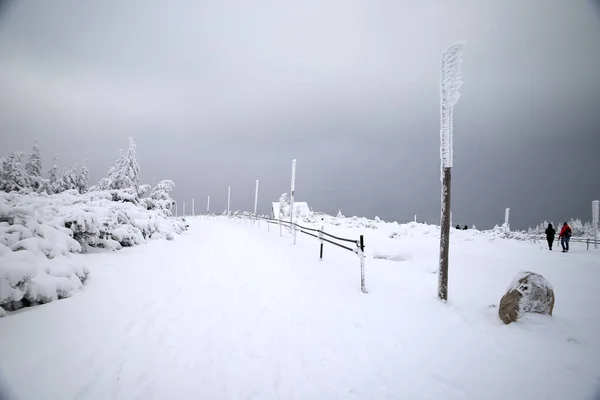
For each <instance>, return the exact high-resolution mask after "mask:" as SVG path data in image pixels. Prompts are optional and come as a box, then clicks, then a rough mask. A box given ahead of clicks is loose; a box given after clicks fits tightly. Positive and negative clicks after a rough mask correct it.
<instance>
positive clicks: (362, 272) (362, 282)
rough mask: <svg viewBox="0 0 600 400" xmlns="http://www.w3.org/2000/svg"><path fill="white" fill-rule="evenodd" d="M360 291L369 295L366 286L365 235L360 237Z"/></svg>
mask: <svg viewBox="0 0 600 400" xmlns="http://www.w3.org/2000/svg"><path fill="white" fill-rule="evenodd" d="M358 256H359V257H360V290H361V292H363V293H367V288H366V286H365V241H364V237H363V235H360V254H359V255H358Z"/></svg>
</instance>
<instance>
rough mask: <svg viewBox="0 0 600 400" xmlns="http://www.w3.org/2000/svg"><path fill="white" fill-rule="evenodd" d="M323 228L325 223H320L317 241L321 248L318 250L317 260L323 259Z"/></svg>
mask: <svg viewBox="0 0 600 400" xmlns="http://www.w3.org/2000/svg"><path fill="white" fill-rule="evenodd" d="M324 230H325V225H321V229H320V230H319V243H320V244H321V248H320V250H319V260H322V259H323V231H324Z"/></svg>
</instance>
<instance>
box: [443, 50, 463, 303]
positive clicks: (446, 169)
mask: <svg viewBox="0 0 600 400" xmlns="http://www.w3.org/2000/svg"><path fill="white" fill-rule="evenodd" d="M463 46H464V42H458V43H455V44H453V45H451V46H450V47H448V48H447V49H446V50H445V51H444V52H443V53H442V71H441V82H440V103H441V104H440V108H441V116H440V124H441V127H440V140H441V144H440V160H441V183H442V207H441V208H442V210H441V214H442V215H441V223H440V225H441V235H440V271H439V274H438V296H439V298H440V299H441V300H447V299H448V255H449V252H448V251H449V245H450V240H449V239H450V219H451V216H450V184H451V177H452V174H451V171H452V112H453V110H454V105H455V104H456V102H457V101H458V98H459V97H460V93H459V89H460V86H461V85H462V76H461V73H460V66H461V64H462V53H463Z"/></svg>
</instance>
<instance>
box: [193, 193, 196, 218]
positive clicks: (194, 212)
mask: <svg viewBox="0 0 600 400" xmlns="http://www.w3.org/2000/svg"><path fill="white" fill-rule="evenodd" d="M194 215H196V202H195V201H194V198H193V197H192V216H194Z"/></svg>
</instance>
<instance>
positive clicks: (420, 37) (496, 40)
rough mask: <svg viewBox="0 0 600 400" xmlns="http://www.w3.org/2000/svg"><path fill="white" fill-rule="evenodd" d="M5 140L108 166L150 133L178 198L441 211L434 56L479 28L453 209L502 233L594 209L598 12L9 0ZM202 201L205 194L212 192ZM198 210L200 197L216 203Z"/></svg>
mask: <svg viewBox="0 0 600 400" xmlns="http://www.w3.org/2000/svg"><path fill="white" fill-rule="evenodd" d="M2 11H3V16H2V24H0V88H1V90H0V132H2V134H1V137H0V144H1V146H0V147H1V148H2V149H6V150H5V151H4V152H7V151H8V150H10V149H20V150H27V149H28V148H29V147H30V145H31V142H32V141H33V140H36V139H37V140H38V142H39V144H40V146H41V147H42V151H43V152H44V156H45V157H44V161H45V162H46V166H48V163H49V162H50V159H51V155H52V153H54V152H58V153H60V162H61V165H72V164H75V163H77V162H81V160H82V159H84V158H89V159H90V168H91V170H92V178H93V179H99V178H101V177H102V176H103V175H104V174H105V172H106V171H107V169H108V168H109V166H110V165H111V164H112V163H113V162H114V160H115V159H116V157H117V156H118V149H119V148H122V147H124V146H126V145H127V140H126V138H127V136H133V137H135V138H136V140H137V142H138V151H139V157H140V161H141V163H142V178H143V180H145V181H147V182H149V183H156V182H157V181H158V180H160V179H164V178H172V179H174V180H175V182H176V184H177V187H176V191H175V195H176V196H177V198H178V199H179V200H180V201H183V200H184V199H188V200H187V202H188V204H189V202H190V201H191V200H190V199H191V198H192V197H195V198H196V199H197V202H198V204H200V203H204V202H205V199H206V196H207V195H209V194H210V195H211V204H212V205H213V206H214V208H215V209H218V210H222V209H224V208H225V207H226V196H227V186H228V185H232V187H233V189H232V190H233V195H232V196H233V198H232V206H233V207H234V208H236V209H237V208H239V209H247V210H250V209H252V206H253V190H254V181H255V179H260V180H261V197H260V198H261V203H260V206H261V207H260V210H261V211H262V212H267V211H268V207H269V206H268V202H269V201H270V200H276V199H277V198H278V196H279V194H280V193H282V192H285V191H289V175H290V163H291V159H292V158H297V159H298V188H297V192H298V196H299V197H300V198H301V199H303V200H307V201H309V203H310V204H311V205H313V207H314V208H315V209H318V210H323V211H326V212H336V211H337V209H342V210H343V212H344V213H345V214H347V215H348V214H357V215H365V216H369V217H373V216H375V215H379V216H380V217H382V218H385V219H392V220H393V219H397V220H407V219H411V218H412V216H413V214H415V213H416V214H418V215H419V216H420V218H423V219H426V220H428V221H429V222H437V220H438V219H439V190H440V189H439V149H438V148H439V77H438V74H439V55H440V52H441V51H442V50H443V49H444V48H445V46H447V45H448V44H449V43H451V42H453V41H455V40H459V39H460V40H467V41H468V45H467V48H466V53H465V62H464V68H463V73H464V80H465V84H464V86H463V88H462V98H461V99H460V101H459V102H458V104H457V106H456V110H455V112H456V114H455V168H454V196H453V213H454V219H455V221H456V222H458V223H461V224H464V223H466V224H472V223H474V224H478V225H482V226H490V225H493V224H494V223H499V222H501V221H502V219H503V210H504V208H505V207H511V209H512V215H513V221H514V225H516V226H518V227H526V226H527V225H529V224H536V223H538V222H539V221H541V220H543V219H549V220H550V219H554V220H555V221H558V220H561V219H565V218H568V217H578V216H580V217H582V218H584V219H589V218H590V216H589V214H590V212H589V209H590V201H591V200H593V199H595V198H599V197H600V185H598V184H594V183H593V182H594V181H593V180H592V178H591V177H597V176H599V175H600V162H598V157H597V154H598V148H599V147H600V134H599V133H598V132H599V129H600V115H599V113H598V112H597V104H599V103H600V79H598V77H597V71H599V70H600V19H599V14H598V13H597V12H595V9H594V3H592V2H587V1H572V2H569V3H568V5H567V4H566V3H564V2H563V1H560V0H550V1H542V0H538V1H529V2H519V1H516V0H511V1H506V2H499V3H493V4H492V3H489V2H481V1H475V0H474V1H460V2H438V1H433V0H431V1H421V2H418V3H415V2H404V1H402V2H399V1H375V2H372V1H371V2H367V1H358V0H350V1H341V0H334V1H330V2H325V3H323V2H319V1H317V0H307V1H303V2H285V3H282V2H276V1H266V0H264V1H259V2H253V3H252V4H249V3H248V4H246V3H243V2H238V1H231V0H229V1H213V2H196V1H185V0H182V1H178V2H169V3H167V2H161V1H158V0H153V1H144V2H141V1H139V2H136V1H131V2H120V1H105V2H91V3H90V2H80V1H76V0H59V1H54V2H52V3H49V2H38V3H35V4H34V3H32V2H12V3H11V6H10V7H6V8H4V9H3V10H2ZM200 199H202V200H200ZM203 208H204V205H203V206H201V207H200V206H199V209H203Z"/></svg>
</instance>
